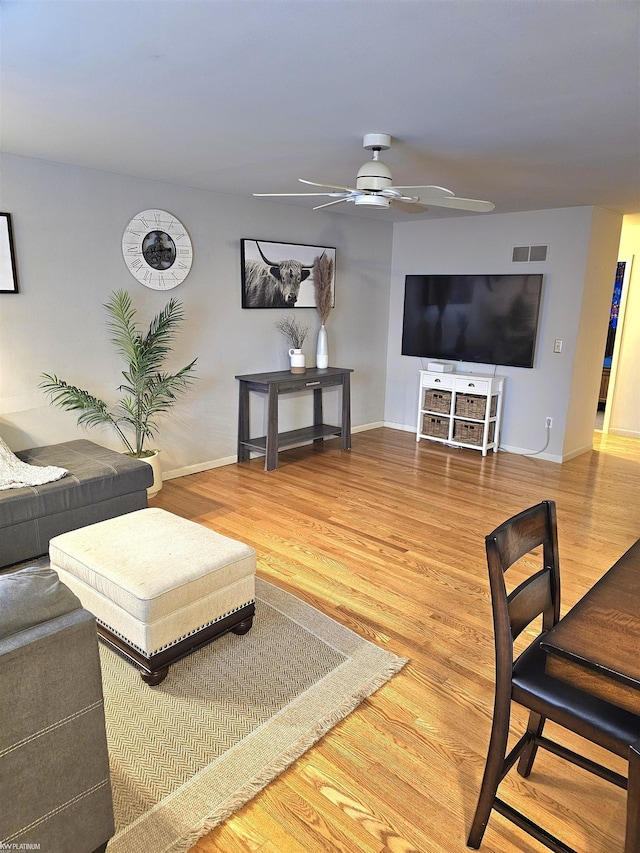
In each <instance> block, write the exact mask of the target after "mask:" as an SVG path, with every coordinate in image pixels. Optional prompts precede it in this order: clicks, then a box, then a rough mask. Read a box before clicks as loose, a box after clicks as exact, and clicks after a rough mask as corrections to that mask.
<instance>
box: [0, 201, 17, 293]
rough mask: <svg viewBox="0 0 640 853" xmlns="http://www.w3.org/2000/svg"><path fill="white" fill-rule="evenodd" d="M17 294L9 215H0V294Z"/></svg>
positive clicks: (14, 255) (14, 257)
mask: <svg viewBox="0 0 640 853" xmlns="http://www.w3.org/2000/svg"><path fill="white" fill-rule="evenodd" d="M17 292H18V270H17V267H16V254H15V249H14V247H13V227H12V225H11V214H10V213H0V293H17Z"/></svg>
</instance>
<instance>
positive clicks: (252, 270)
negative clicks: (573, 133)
mask: <svg viewBox="0 0 640 853" xmlns="http://www.w3.org/2000/svg"><path fill="white" fill-rule="evenodd" d="M323 253H324V254H326V255H327V256H328V257H329V258H330V259H331V260H333V280H332V282H331V307H332V308H334V307H335V283H336V282H335V261H336V250H335V248H334V247H333V246H308V245H305V244H303V243H280V242H274V241H272V240H255V239H249V238H243V239H242V240H241V241H240V263H241V272H242V307H243V308H280V309H283V308H284V309H289V308H315V307H316V298H315V289H314V283H313V262H314V260H315V259H316V258H318V257H320V256H321V255H322V254H323ZM276 270H277V272H275V274H274V272H273V271H276ZM287 275H288V276H289V277H290V281H289V284H288V286H286V277H287ZM283 276H284V277H285V286H283V284H282V279H283ZM297 279H299V280H298V281H297V282H296V280H297ZM296 283H297V289H296Z"/></svg>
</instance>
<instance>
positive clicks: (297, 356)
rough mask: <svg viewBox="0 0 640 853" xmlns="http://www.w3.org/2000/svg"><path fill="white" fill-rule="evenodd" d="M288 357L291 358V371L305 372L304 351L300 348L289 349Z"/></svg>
mask: <svg viewBox="0 0 640 853" xmlns="http://www.w3.org/2000/svg"><path fill="white" fill-rule="evenodd" d="M289 358H290V359H291V372H292V373H305V372H306V370H307V366H306V364H307V363H306V361H305V357H304V353H303V352H302V350H301V349H290V350H289Z"/></svg>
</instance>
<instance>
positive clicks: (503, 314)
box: [402, 274, 542, 367]
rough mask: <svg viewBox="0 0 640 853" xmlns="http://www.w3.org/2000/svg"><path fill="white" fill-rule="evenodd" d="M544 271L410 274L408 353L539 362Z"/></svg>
mask: <svg viewBox="0 0 640 853" xmlns="http://www.w3.org/2000/svg"><path fill="white" fill-rule="evenodd" d="M541 296H542V275H541V274H530V275H526V274H525V275H408V276H406V277H405V285H404V318H403V325H402V355H415V356H419V357H420V358H433V359H436V358H437V359H447V360H450V361H470V362H480V363H483V364H502V365H507V366H510V367H533V357H534V351H535V345H536V333H537V329H538V314H539V311H540V299H541Z"/></svg>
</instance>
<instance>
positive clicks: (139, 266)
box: [122, 210, 193, 290]
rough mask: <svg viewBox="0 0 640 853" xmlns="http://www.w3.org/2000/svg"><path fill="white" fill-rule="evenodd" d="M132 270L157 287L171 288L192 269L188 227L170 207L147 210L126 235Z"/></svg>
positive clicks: (124, 244) (125, 247)
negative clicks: (176, 216)
mask: <svg viewBox="0 0 640 853" xmlns="http://www.w3.org/2000/svg"><path fill="white" fill-rule="evenodd" d="M122 254H123V255H124V260H125V263H126V265H127V266H128V267H129V272H130V273H131V274H132V275H133V276H135V278H137V279H138V281H139V282H140V284H144V286H145V287H151V288H153V290H171V288H172V287H177V286H178V285H179V284H181V282H183V281H184V280H185V278H186V277H187V275H188V274H189V270H190V269H191V261H192V260H193V248H192V246H191V239H190V237H189V235H188V234H187V231H186V228H185V227H184V226H183V225H182V223H181V222H180V220H178V219H176V218H175V216H172V215H171V214H170V213H167V212H166V210H143V211H142V213H139V214H138V215H137V216H134V217H133V219H132V220H131V222H130V223H129V224H128V225H127V227H126V228H125V231H124V234H123V237H122Z"/></svg>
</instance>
